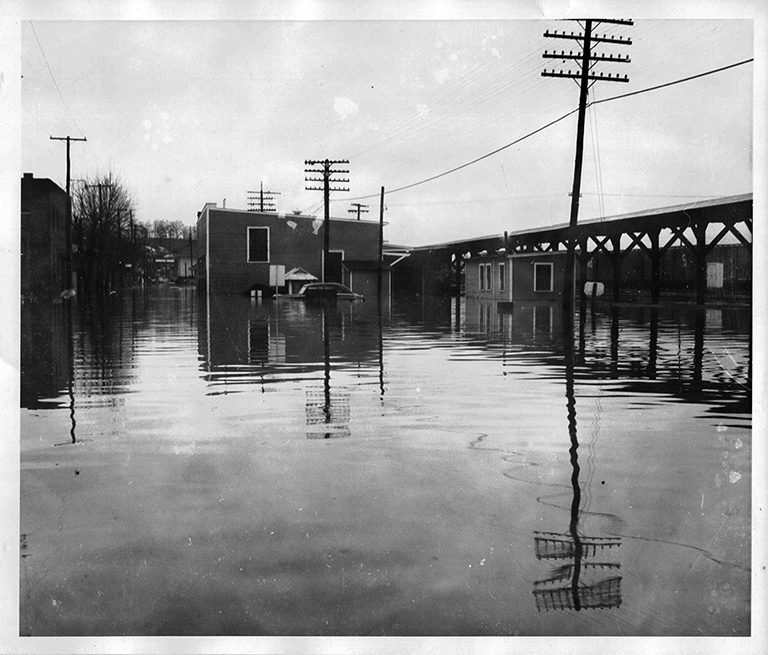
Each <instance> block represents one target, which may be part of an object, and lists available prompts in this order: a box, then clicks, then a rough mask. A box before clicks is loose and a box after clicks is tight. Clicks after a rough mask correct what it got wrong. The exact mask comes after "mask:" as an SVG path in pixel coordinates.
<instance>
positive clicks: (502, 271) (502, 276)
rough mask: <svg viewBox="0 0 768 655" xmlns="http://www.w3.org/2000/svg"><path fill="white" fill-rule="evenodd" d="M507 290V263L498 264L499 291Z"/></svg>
mask: <svg viewBox="0 0 768 655" xmlns="http://www.w3.org/2000/svg"><path fill="white" fill-rule="evenodd" d="M506 290H507V263H506V262H499V291H501V292H502V293H503V292H504V291H506Z"/></svg>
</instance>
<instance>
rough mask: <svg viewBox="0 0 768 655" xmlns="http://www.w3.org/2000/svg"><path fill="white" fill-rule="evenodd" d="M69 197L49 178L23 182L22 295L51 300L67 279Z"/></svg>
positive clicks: (27, 178) (66, 286) (31, 179)
mask: <svg viewBox="0 0 768 655" xmlns="http://www.w3.org/2000/svg"><path fill="white" fill-rule="evenodd" d="M66 221H67V193H66V191H64V190H63V189H62V188H61V187H59V186H58V185H57V184H55V183H54V182H52V181H51V180H49V179H46V178H34V177H33V176H32V175H31V174H29V173H25V174H24V177H23V178H22V180H21V293H22V294H23V295H24V296H25V297H27V296H29V297H32V296H34V297H36V298H46V299H47V298H52V297H54V296H57V295H58V294H59V293H60V292H61V291H62V290H64V289H66V288H68V287H69V285H68V284H67V281H66V280H65V277H66V257H67V242H66Z"/></svg>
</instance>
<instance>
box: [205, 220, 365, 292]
mask: <svg viewBox="0 0 768 655" xmlns="http://www.w3.org/2000/svg"><path fill="white" fill-rule="evenodd" d="M206 215H207V221H206ZM206 223H207V231H206ZM249 227H267V228H269V261H267V262H263V263H262V262H258V263H255V262H249V261H248V228H249ZM330 237H331V238H330V250H331V251H343V253H344V256H343V258H344V260H356V261H361V260H377V259H378V224H377V223H374V222H368V221H356V220H343V219H333V220H332V223H331V234H330ZM198 244H199V247H198V257H205V256H206V255H207V257H209V259H210V261H209V262H208V265H207V269H208V272H209V274H210V278H211V279H210V290H211V291H212V292H214V293H216V292H222V293H245V292H246V291H248V289H250V288H251V287H253V286H254V285H262V286H265V287H267V286H269V271H270V266H271V265H274V264H278V265H280V264H282V265H283V266H285V270H286V271H288V270H290V269H292V268H294V267H297V266H300V267H301V268H303V269H304V270H306V271H307V272H309V273H312V274H313V275H315V276H316V277H317V278H318V279H322V276H323V247H324V226H323V222H322V220H318V219H316V218H313V217H310V216H296V215H287V216H284V217H280V216H278V215H277V214H262V213H258V212H249V211H242V210H227V209H218V208H215V207H211V206H207V207H206V208H205V209H204V210H203V212H201V215H200V220H199V221H198ZM206 247H207V252H206ZM353 275H354V274H353Z"/></svg>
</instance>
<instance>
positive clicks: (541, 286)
mask: <svg viewBox="0 0 768 655" xmlns="http://www.w3.org/2000/svg"><path fill="white" fill-rule="evenodd" d="M533 290H534V291H552V264H536V263H534V265H533Z"/></svg>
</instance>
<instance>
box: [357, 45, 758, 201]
mask: <svg viewBox="0 0 768 655" xmlns="http://www.w3.org/2000/svg"><path fill="white" fill-rule="evenodd" d="M752 61H754V58H750V59H745V60H743V61H740V62H737V63H735V64H729V65H728V66H722V67H720V68H715V69H712V70H709V71H706V72H704V73H699V74H697V75H691V76H689V77H684V78H681V79H679V80H674V81H672V82H666V83H664V84H658V85H656V86H650V87H646V88H645V89H639V90H638V91H632V92H630V93H623V94H621V95H618V96H611V97H610V98H603V99H602V100H593V101H592V102H589V103H588V104H587V107H590V106H592V105H598V104H602V103H604V102H611V101H612V100H621V99H623V98H628V97H630V96H634V95H639V94H641V93H648V92H649V91H657V90H658V89H663V88H666V87H669V86H674V85H675V84H682V83H683V82H689V81H691V80H695V79H698V78H700V77H706V76H707V75H713V74H715V73H720V72H722V71H725V70H728V69H730V68H735V67H737V66H742V65H744V64H748V63H750V62H752ZM577 111H579V108H578V107H576V109H572V110H571V111H569V112H568V113H567V114H563V115H562V116H560V118H556V119H555V120H553V121H550V122H549V123H547V124H546V125H543V126H542V127H539V128H538V129H535V130H533V131H532V132H529V133H528V134H526V135H524V136H521V137H520V138H519V139H515V140H514V141H512V142H511V143H507V144H506V145H503V146H501V147H500V148H496V150H492V151H491V152H489V153H486V154H485V155H482V156H480V157H477V158H476V159H473V160H472V161H469V162H467V163H465V164H461V165H460V166H456V167H455V168H452V169H450V170H448V171H445V172H443V173H439V174H437V175H433V176H432V177H428V178H426V179H424V180H420V181H418V182H413V183H412V184H407V185H405V186H401V187H397V188H396V189H391V190H389V191H387V193H388V194H390V193H395V192H397V191H404V190H406V189H412V188H413V187H416V186H420V185H421V184H426V183H427V182H432V181H434V180H437V179H439V178H441V177H445V176H446V175H450V174H451V173H455V172H456V171H460V170H461V169H462V168H467V167H468V166H472V164H476V163H478V162H480V161H482V160H483V159H487V158H488V157H491V156H493V155H496V154H498V153H499V152H501V151H502V150H506V149H507V148H510V147H511V146H514V145H516V144H518V143H520V142H521V141H524V140H525V139H528V138H530V137H532V136H534V135H535V134H538V133H539V132H541V131H543V130H546V129H547V128H549V127H552V126H553V125H555V124H556V123H559V122H560V121H562V120H563V119H565V118H568V116H570V115H571V114H575V113H576V112H577ZM606 195H608V194H606ZM376 197H378V194H370V195H366V196H357V197H355V198H350V200H367V199H369V198H376ZM657 197H660V196H657ZM684 197H689V196H684Z"/></svg>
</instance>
